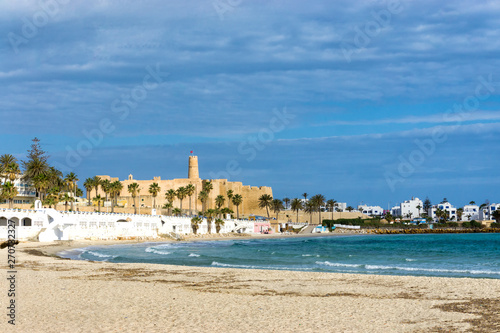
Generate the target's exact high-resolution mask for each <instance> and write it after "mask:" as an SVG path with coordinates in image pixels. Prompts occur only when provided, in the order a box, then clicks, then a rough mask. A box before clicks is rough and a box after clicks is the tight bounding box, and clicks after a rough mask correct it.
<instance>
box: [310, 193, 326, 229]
mask: <svg viewBox="0 0 500 333" xmlns="http://www.w3.org/2000/svg"><path fill="white" fill-rule="evenodd" d="M311 201H312V202H313V204H314V207H315V208H316V209H317V210H318V213H319V222H318V224H319V225H321V224H322V221H321V207H322V206H324V205H325V197H324V196H323V195H322V194H316V195H315V196H314V197H312V198H311Z"/></svg>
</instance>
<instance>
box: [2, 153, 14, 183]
mask: <svg viewBox="0 0 500 333" xmlns="http://www.w3.org/2000/svg"><path fill="white" fill-rule="evenodd" d="M13 163H17V159H16V158H15V157H14V156H13V155H11V154H3V155H2V156H0V178H9V177H8V172H7V167H8V166H9V165H10V164H13ZM18 165H19V164H18Z"/></svg>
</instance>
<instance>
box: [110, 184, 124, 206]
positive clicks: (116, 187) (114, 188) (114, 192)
mask: <svg viewBox="0 0 500 333" xmlns="http://www.w3.org/2000/svg"><path fill="white" fill-rule="evenodd" d="M122 190H123V184H122V182H121V181H119V180H115V181H114V182H112V183H111V197H112V198H113V201H112V202H111V212H112V213H114V212H115V206H116V205H118V197H119V196H120V194H121V193H122Z"/></svg>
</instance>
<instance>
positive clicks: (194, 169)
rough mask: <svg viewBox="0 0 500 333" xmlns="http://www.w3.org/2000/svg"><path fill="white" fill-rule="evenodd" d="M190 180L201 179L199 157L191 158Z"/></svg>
mask: <svg viewBox="0 0 500 333" xmlns="http://www.w3.org/2000/svg"><path fill="white" fill-rule="evenodd" d="M188 178H189V179H200V173H199V172H198V156H189V170H188Z"/></svg>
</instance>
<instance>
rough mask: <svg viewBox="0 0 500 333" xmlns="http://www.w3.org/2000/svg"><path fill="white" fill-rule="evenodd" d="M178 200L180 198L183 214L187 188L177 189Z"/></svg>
mask: <svg viewBox="0 0 500 333" xmlns="http://www.w3.org/2000/svg"><path fill="white" fill-rule="evenodd" d="M176 194H177V198H179V200H180V210H181V214H182V200H184V198H185V197H186V196H187V191H186V188H185V187H183V186H181V187H179V188H178V189H177V192H176Z"/></svg>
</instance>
